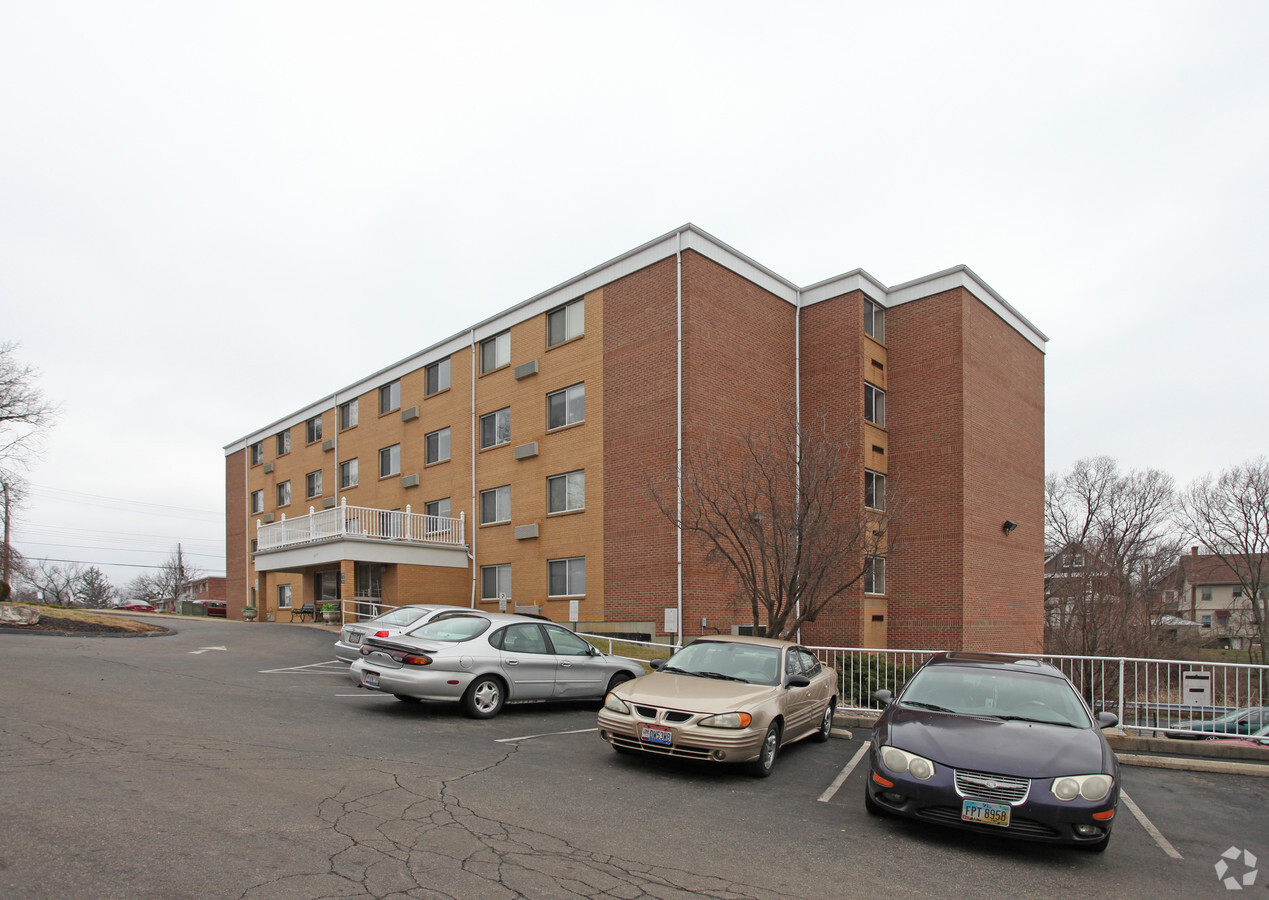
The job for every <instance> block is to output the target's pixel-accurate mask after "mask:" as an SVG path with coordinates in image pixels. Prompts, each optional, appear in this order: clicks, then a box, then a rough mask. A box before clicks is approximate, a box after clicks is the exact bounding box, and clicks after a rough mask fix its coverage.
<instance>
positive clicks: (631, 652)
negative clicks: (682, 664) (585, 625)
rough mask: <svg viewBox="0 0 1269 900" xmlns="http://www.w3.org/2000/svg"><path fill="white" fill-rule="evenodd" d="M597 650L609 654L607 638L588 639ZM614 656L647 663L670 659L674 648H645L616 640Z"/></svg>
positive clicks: (613, 646)
mask: <svg viewBox="0 0 1269 900" xmlns="http://www.w3.org/2000/svg"><path fill="white" fill-rule="evenodd" d="M586 640H587V641H589V642H590V643H591V644H594V645H595V647H596V648H598V649H600V650H602V651H604V652H605V653H607V652H608V644H609V641H608V640H607V639H605V638H595V637H588V638H586ZM611 643H612V654H613V655H614V656H625V657H628V658H629V659H637V660H639V661H640V662H644V663H647V662H649V661H650V660H654V659H669V658H670V657H671V656H672V655H673V654H674V648H673V647H670V646H669V645H666V646H662V647H645V646H644V645H643V644H629V643H627V642H625V641H619V640H616V639H614V640H613V641H612V642H611Z"/></svg>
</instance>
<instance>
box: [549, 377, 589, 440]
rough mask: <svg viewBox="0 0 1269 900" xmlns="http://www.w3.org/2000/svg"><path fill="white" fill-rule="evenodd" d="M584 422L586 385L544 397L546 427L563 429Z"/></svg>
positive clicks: (574, 386)
mask: <svg viewBox="0 0 1269 900" xmlns="http://www.w3.org/2000/svg"><path fill="white" fill-rule="evenodd" d="M585 420H586V383H585V382H582V383H581V384H575V385H573V386H572V387H567V388H564V390H562V391H555V392H554V393H551V394H547V395H546V427H547V428H548V429H550V428H563V427H564V426H565V425H573V424H576V423H577V422H583V421H585Z"/></svg>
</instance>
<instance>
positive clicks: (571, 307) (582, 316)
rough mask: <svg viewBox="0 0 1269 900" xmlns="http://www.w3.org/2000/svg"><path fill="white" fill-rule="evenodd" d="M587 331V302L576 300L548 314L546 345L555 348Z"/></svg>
mask: <svg viewBox="0 0 1269 900" xmlns="http://www.w3.org/2000/svg"><path fill="white" fill-rule="evenodd" d="M585 331H586V301H585V300H580V299H579V300H574V301H573V302H572V303H568V304H566V305H564V306H561V307H560V308H559V309H556V310H552V311H551V312H549V313H547V314H546V345H547V346H548V347H554V346H555V345H556V344H562V343H564V342H565V341H571V340H572V339H573V338H575V337H581V336H582V334H583V333H584V332H585Z"/></svg>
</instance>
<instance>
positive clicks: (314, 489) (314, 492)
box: [304, 469, 322, 500]
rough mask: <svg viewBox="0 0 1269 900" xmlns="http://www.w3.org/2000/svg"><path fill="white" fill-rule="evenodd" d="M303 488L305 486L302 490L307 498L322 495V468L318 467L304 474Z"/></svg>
mask: <svg viewBox="0 0 1269 900" xmlns="http://www.w3.org/2000/svg"><path fill="white" fill-rule="evenodd" d="M304 488H305V491H304V492H305V494H306V495H307V497H308V499H309V500H312V499H313V498H314V497H320V496H322V470H321V469H318V470H317V471H316V472H309V473H308V474H307V475H305V476H304Z"/></svg>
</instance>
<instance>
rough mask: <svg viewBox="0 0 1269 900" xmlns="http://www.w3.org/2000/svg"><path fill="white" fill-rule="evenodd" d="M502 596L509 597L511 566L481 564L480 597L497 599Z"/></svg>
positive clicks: (482, 598)
mask: <svg viewBox="0 0 1269 900" xmlns="http://www.w3.org/2000/svg"><path fill="white" fill-rule="evenodd" d="M502 597H506V598H507V599H508V600H510V599H511V566H510V565H501V566H481V567H480V599H481V600H498V599H500V598H502Z"/></svg>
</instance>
